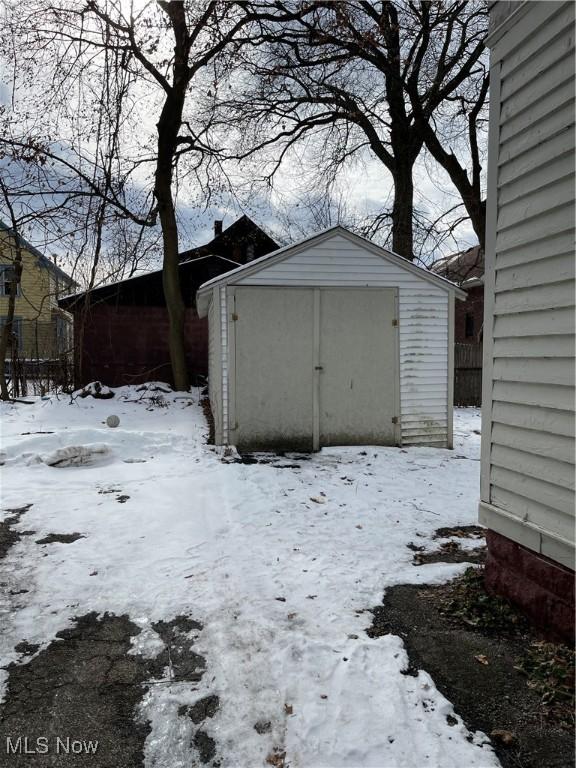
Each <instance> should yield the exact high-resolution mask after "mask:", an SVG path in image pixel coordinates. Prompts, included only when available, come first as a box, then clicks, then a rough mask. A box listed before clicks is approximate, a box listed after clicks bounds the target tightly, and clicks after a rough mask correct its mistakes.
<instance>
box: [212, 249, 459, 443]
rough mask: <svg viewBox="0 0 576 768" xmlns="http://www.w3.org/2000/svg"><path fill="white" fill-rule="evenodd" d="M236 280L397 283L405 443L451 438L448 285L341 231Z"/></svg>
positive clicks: (361, 284)
mask: <svg viewBox="0 0 576 768" xmlns="http://www.w3.org/2000/svg"><path fill="white" fill-rule="evenodd" d="M233 282H234V284H236V285H261V286H310V287H312V286H314V287H366V286H371V287H382V288H389V287H397V288H398V295H399V318H398V320H399V332H400V422H401V433H402V443H403V444H404V445H418V444H425V445H438V446H446V445H447V444H448V443H449V442H450V437H449V431H450V428H449V421H450V419H449V410H448V402H449V378H450V376H449V370H448V369H449V360H448V354H449V351H448V335H449V333H448V328H449V294H448V290H443V289H442V288H440V287H437V286H436V285H433V284H431V283H429V282H427V281H426V280H424V279H422V277H419V276H418V275H417V274H413V273H411V272H409V271H408V270H405V269H402V268H401V267H399V266H397V265H396V264H392V263H390V262H387V261H385V260H384V259H382V258H381V257H380V256H378V255H376V254H374V253H371V252H370V251H368V250H367V249H365V248H362V247H360V246H359V245H356V244H355V243H353V242H350V241H349V240H348V239H347V238H345V237H342V236H339V235H337V236H334V237H332V238H330V239H329V241H326V242H324V243H319V244H318V245H314V246H311V247H310V248H308V249H303V250H300V251H298V252H296V253H295V254H294V255H292V256H290V257H289V258H287V259H285V260H283V261H281V262H277V263H273V264H270V265H269V266H268V267H263V268H262V269H261V270H259V271H258V272H256V273H252V274H248V275H246V276H239V278H238V279H236V280H234V281H233ZM223 312H224V314H223V315H222V317H223V318H226V314H225V307H223ZM224 325H225V323H223V326H224ZM222 343H223V344H224V340H223V342H222Z"/></svg>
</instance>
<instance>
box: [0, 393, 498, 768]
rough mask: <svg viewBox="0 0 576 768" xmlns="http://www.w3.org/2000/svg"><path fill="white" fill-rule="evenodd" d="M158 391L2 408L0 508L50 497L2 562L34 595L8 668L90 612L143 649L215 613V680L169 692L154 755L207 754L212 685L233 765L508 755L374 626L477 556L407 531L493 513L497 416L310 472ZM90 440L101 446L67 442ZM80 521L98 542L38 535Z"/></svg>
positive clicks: (221, 740)
mask: <svg viewBox="0 0 576 768" xmlns="http://www.w3.org/2000/svg"><path fill="white" fill-rule="evenodd" d="M143 394H144V396H143ZM149 397H155V398H158V393H155V394H154V395H151V394H150V393H148V394H146V393H142V392H137V391H136V390H135V389H134V388H122V389H121V390H117V395H116V397H115V398H114V399H112V400H95V399H93V398H91V397H88V398H85V399H76V400H75V401H74V402H73V403H71V402H70V398H69V397H60V398H59V399H57V398H51V399H48V400H46V399H45V400H40V399H38V400H37V401H36V402H35V404H33V405H24V404H13V405H8V404H2V405H1V415H2V425H3V426H2V447H1V450H2V453H3V461H4V466H3V467H2V469H1V470H0V471H1V472H2V509H3V510H4V511H3V512H2V513H0V514H1V515H2V516H3V517H7V516H9V513H8V512H6V510H8V509H11V508H15V507H21V506H22V505H25V504H32V505H33V506H32V507H31V508H30V509H29V511H28V512H26V513H25V514H24V515H23V516H22V517H21V519H20V522H19V523H18V524H17V526H16V528H17V529H20V530H29V529H33V530H34V531H35V532H36V533H37V534H38V535H34V536H24V537H22V538H21V539H20V541H18V542H17V543H16V544H15V545H14V546H13V547H12V548H11V550H10V551H9V553H8V555H7V557H6V558H5V559H4V560H3V561H0V581H3V582H9V584H10V586H11V587H12V585H14V586H17V585H21V584H23V583H25V584H26V588H27V589H28V590H29V591H28V592H27V593H26V594H21V595H18V602H17V604H16V605H14V604H10V603H9V602H7V601H8V599H9V598H6V596H5V597H4V598H3V599H4V604H0V612H1V613H0V657H1V659H2V664H3V665H6V664H7V663H9V662H17V661H27V660H28V659H22V657H21V656H20V655H19V654H18V653H17V652H16V650H15V649H14V648H15V646H16V645H17V644H18V643H19V642H20V641H21V640H24V639H25V640H27V641H28V642H29V643H39V644H40V645H41V647H46V645H47V644H49V643H50V642H51V641H52V640H53V639H54V636H55V634H56V632H58V631H60V630H62V629H64V628H66V627H68V626H70V624H71V621H72V617H74V616H80V615H83V614H85V613H87V612H89V611H96V612H98V613H104V612H106V611H108V612H113V613H116V614H124V613H125V614H128V615H129V617H130V618H131V619H132V620H133V621H134V622H135V623H136V624H137V625H139V626H140V627H141V628H142V629H143V631H142V633H141V634H140V635H137V636H136V637H135V638H134V652H137V653H138V652H139V653H144V654H148V655H154V654H157V653H158V652H159V649H160V648H161V647H162V641H161V640H160V638H159V636H158V635H157V634H156V633H155V632H154V630H153V629H152V628H151V626H150V625H151V622H154V621H157V620H159V619H165V620H169V619H170V618H172V617H174V616H177V615H180V614H184V615H189V616H191V617H192V618H193V619H195V620H197V621H200V622H201V623H202V624H203V626H204V629H203V630H202V632H201V633H200V636H199V638H198V639H197V640H196V643H195V646H194V649H195V651H197V652H199V653H201V654H202V655H204V656H205V658H206V662H207V671H206V674H205V675H204V677H203V679H202V681H201V683H200V684H191V683H183V682H173V681H170V680H169V679H168V678H166V680H165V682H163V683H160V684H156V685H152V686H151V687H150V689H149V691H148V693H147V694H146V696H145V697H144V700H143V703H142V707H141V716H142V717H144V718H148V719H149V720H150V721H151V724H152V731H151V733H150V736H149V737H148V740H147V743H146V759H147V764H148V765H149V766H165V767H166V768H180V766H188V765H190V763H191V760H192V759H193V755H192V752H191V751H193V747H191V746H190V738H189V733H187V730H186V729H187V728H189V727H190V725H189V724H187V723H186V722H185V718H182V717H178V714H177V711H178V708H179V706H180V705H182V704H193V703H194V702H195V701H197V700H198V699H200V698H202V697H203V696H206V694H207V693H208V692H209V693H212V694H214V693H215V694H217V695H218V696H219V698H220V708H219V710H218V712H217V713H216V715H215V717H214V718H213V719H211V720H210V721H207V722H206V724H205V728H206V730H207V731H208V732H209V734H210V735H211V736H212V737H213V738H214V739H215V740H216V743H217V749H218V756H219V758H220V760H221V765H222V766H227V767H230V768H231V767H232V766H234V767H238V768H251V767H252V766H264V765H266V758H267V757H269V756H270V755H273V754H276V755H278V754H282V753H283V752H285V753H286V756H285V765H286V766H287V767H288V766H290V768H316V767H317V766H318V767H320V766H326V768H328V767H329V768H337V766H349V767H352V766H354V767H355V766H378V767H379V768H399V767H400V766H413V767H414V768H422V767H423V766H435V767H438V768H449V767H450V766H454V767H455V768H456V767H457V768H461V766H482V767H484V766H495V765H498V761H497V759H496V757H495V755H494V753H493V751H492V748H491V747H490V746H489V744H488V743H487V739H486V738H485V737H484V736H483V734H474V735H473V738H470V734H469V733H468V731H467V730H466V728H465V727H464V725H463V724H462V723H461V721H460V719H458V724H457V725H455V726H454V725H453V726H450V725H449V724H448V723H447V721H446V715H447V714H450V713H452V707H451V705H450V703H449V702H448V701H446V699H444V698H443V696H442V695H441V694H440V693H439V692H438V691H437V690H436V688H435V686H434V682H433V681H432V679H431V678H430V677H429V676H428V675H427V674H426V673H425V672H420V673H419V675H418V676H417V677H413V676H410V675H403V674H401V672H402V670H403V669H405V668H406V666H407V656H406V653H405V650H404V648H403V643H402V641H401V639H400V638H398V637H395V636H390V635H389V636H384V637H379V638H375V639H371V638H369V637H368V636H367V635H366V633H365V630H366V629H367V628H368V627H369V626H370V623H371V614H370V613H368V612H366V609H369V608H372V607H374V606H376V605H378V604H380V603H381V602H382V598H383V595H384V591H385V589H386V588H387V587H390V586H392V585H394V584H400V583H440V582H443V581H446V580H448V579H449V578H451V577H452V576H455V575H456V574H458V573H460V572H462V571H463V570H464V569H465V568H466V565H465V564H460V565H447V564H428V565H422V566H419V567H414V565H413V564H412V556H413V552H412V551H411V550H410V549H408V548H407V546H406V545H407V544H408V543H410V542H415V543H417V544H418V545H426V546H427V547H429V548H430V549H436V548H437V546H438V543H437V542H434V543H433V542H432V541H431V536H432V534H433V533H434V531H435V529H436V528H438V527H440V526H451V525H457V524H471V523H475V522H476V515H477V497H478V482H479V466H480V465H479V450H480V435H479V429H480V414H479V411H478V410H475V409H457V410H456V416H455V427H454V434H455V449H454V451H447V450H437V449H431V448H418V449H417V448H407V449H397V448H382V447H366V448H358V447H354V448H333V449H324V450H322V451H321V452H320V453H319V454H317V455H315V456H313V457H312V458H310V459H309V460H295V461H284V462H283V461H279V462H278V464H280V465H282V464H283V463H284V464H286V463H287V464H291V463H295V464H298V465H299V468H295V467H293V466H292V467H283V466H273V465H271V464H253V465H246V464H240V463H224V462H222V460H221V457H220V455H219V453H218V452H217V451H216V450H215V449H214V448H211V447H210V446H207V445H206V433H207V429H206V425H205V420H204V417H203V414H202V410H201V407H200V405H199V404H198V393H197V392H193V393H192V394H191V395H190V396H182V395H174V394H166V395H162V394H161V395H160V398H161V399H160V400H158V399H156V402H152V401H151V400H150V399H149ZM110 414H116V415H118V416H119V417H120V425H119V426H118V427H117V428H115V429H112V428H109V427H107V426H106V424H105V420H106V417H107V416H108V415H110ZM70 446H74V447H82V450H80V451H70V450H68V451H65V452H64V453H56V452H57V451H58V450H60V449H63V448H69V447H70ZM92 446H96V447H97V450H96V451H95V452H92V450H91V447H92ZM66 456H68V457H70V456H71V457H76V460H77V461H76V463H72V464H69V463H68V462H66V461H64V462H61V461H60V459H61V458H62V457H66ZM59 457H60V458H59ZM47 458H48V463H46V459H47ZM54 462H56V463H54ZM49 464H52V465H49ZM123 496H124V497H126V496H127V497H129V498H127V499H126V498H125V499H123V503H119V500H118V497H123ZM71 532H79V533H81V534H83V536H84V538H81V539H78V540H77V541H75V542H74V543H71V544H58V543H55V544H51V545H50V546H44V547H43V548H41V547H39V545H38V544H36V543H35V542H36V541H37V539H38V538H40V536H41V535H46V534H49V533H71ZM40 555H43V556H40ZM4 595H6V592H4ZM0 599H1V598H0ZM12 599H13V598H12ZM455 652H457V649H456V648H455ZM0 675H4V678H1V677H0V692H1V684H2V682H3V681H4V682H5V676H6V673H5V672H3V671H1V670H0ZM258 721H264V722H270V723H271V728H270V730H269V731H268V732H266V733H258V732H257V731H256V730H255V729H254V724H255V723H257V722H258ZM467 737H468V738H467ZM274 750H276V752H274ZM278 764H280V763H278Z"/></svg>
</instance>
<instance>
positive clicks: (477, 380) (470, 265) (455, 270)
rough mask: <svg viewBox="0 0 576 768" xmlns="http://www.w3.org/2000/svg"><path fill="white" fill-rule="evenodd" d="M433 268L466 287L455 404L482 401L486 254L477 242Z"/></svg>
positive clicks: (457, 340) (457, 326) (457, 338)
mask: <svg viewBox="0 0 576 768" xmlns="http://www.w3.org/2000/svg"><path fill="white" fill-rule="evenodd" d="M430 270H431V271H432V272H434V274H436V275H440V276H441V277H444V278H446V279H447V280H451V281H452V282H454V283H456V285H459V286H460V288H462V289H464V290H465V291H466V300H465V301H459V302H457V303H456V307H455V309H454V404H455V405H475V406H480V405H481V404H482V336H483V333H484V254H483V253H482V251H481V249H480V246H478V245H476V246H474V247H472V248H468V249H467V250H465V251H459V252H458V253H453V254H451V255H450V256H446V257H444V258H442V259H439V260H438V261H436V262H434V264H432V266H431V267H430Z"/></svg>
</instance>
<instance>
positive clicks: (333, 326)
mask: <svg viewBox="0 0 576 768" xmlns="http://www.w3.org/2000/svg"><path fill="white" fill-rule="evenodd" d="M395 318H396V290H395V289H394V288H382V289H380V288H378V289H372V288H370V289H362V288H360V289H355V288H342V289H324V288H323V289H321V290H320V367H321V370H320V375H319V419H320V426H319V432H320V445H361V444H367V445H394V444H395V442H396V426H395V424H394V422H393V419H394V417H395V416H397V415H398V413H397V411H396V408H397V405H396V403H397V392H398V373H399V372H398V365H397V357H398V354H397V333H398V329H397V327H395V322H394V321H395Z"/></svg>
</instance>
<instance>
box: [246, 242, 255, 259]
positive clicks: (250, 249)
mask: <svg viewBox="0 0 576 768" xmlns="http://www.w3.org/2000/svg"><path fill="white" fill-rule="evenodd" d="M253 260H254V244H253V243H248V245H247V246H246V261H253Z"/></svg>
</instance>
